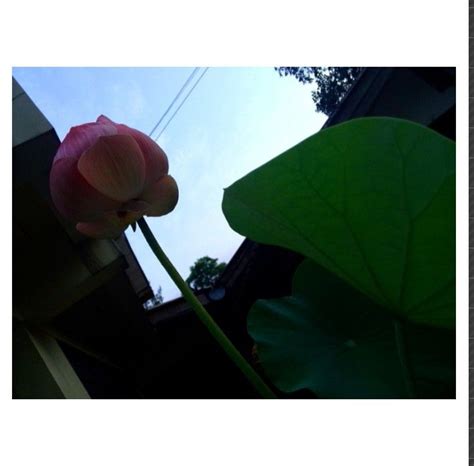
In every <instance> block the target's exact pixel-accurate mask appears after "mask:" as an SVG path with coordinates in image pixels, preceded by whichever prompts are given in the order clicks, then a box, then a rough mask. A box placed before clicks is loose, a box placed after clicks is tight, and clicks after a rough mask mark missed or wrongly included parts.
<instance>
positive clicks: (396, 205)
mask: <svg viewBox="0 0 474 466" xmlns="http://www.w3.org/2000/svg"><path fill="white" fill-rule="evenodd" d="M454 169H455V145H454V143H453V142H452V141H450V140H449V139H446V138H445V137H443V136H441V135H439V134H438V133H435V132H434V131H431V130H430V129H428V128H425V127H423V126H420V125H418V124H415V123H411V122H408V121H405V120H398V119H392V118H362V119H357V120H352V121H349V122H347V123H344V124H341V125H338V126H334V127H331V128H328V129H325V130H323V131H320V132H319V133H317V134H315V135H314V136H312V137H310V138H308V139H306V140H305V141H303V142H301V143H300V144H298V145H297V146H295V147H293V148H292V149H290V150H288V151H287V152H285V153H283V154H282V155H280V156H278V157H276V158H275V159H273V160H271V161H270V162H268V163H266V164H265V165H263V166H261V167H260V168H258V169H256V170H255V171H253V172H251V173H249V174H248V175H247V176H245V177H244V178H242V179H240V180H238V181H237V182H236V183H234V184H233V185H232V186H230V187H229V188H227V189H226V190H225V193H224V200H223V206H222V207H223V211H224V215H225V216H226V218H227V221H228V222H229V224H230V226H231V227H232V228H233V229H234V230H235V231H237V232H238V233H240V234H242V235H244V236H247V237H248V238H250V239H252V240H254V241H257V242H261V243H266V244H273V245H278V246H283V247H286V248H289V249H292V250H294V251H297V252H300V253H302V254H303V255H305V256H307V257H309V258H311V259H313V260H314V261H316V262H318V263H319V264H321V265H322V266H324V267H325V268H327V269H329V270H330V271H332V272H333V273H335V274H336V275H338V276H339V277H341V278H342V279H344V280H345V281H347V282H348V283H350V284H351V285H353V286H354V287H356V288H357V289H359V290H360V291H362V292H363V293H365V294H366V295H367V296H369V297H371V298H372V299H373V300H375V301H376V302H377V303H379V304H381V305H382V306H384V308H388V309H390V310H392V311H393V312H397V313H399V314H402V315H404V316H406V317H408V318H409V319H411V320H413V321H418V322H424V323H428V324H431V325H436V326H444V327H453V326H454V280H455V179H454Z"/></svg>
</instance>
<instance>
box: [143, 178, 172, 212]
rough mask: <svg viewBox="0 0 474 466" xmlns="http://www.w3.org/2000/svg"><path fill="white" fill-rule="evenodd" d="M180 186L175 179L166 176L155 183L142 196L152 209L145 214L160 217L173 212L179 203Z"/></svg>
mask: <svg viewBox="0 0 474 466" xmlns="http://www.w3.org/2000/svg"><path fill="white" fill-rule="evenodd" d="M178 195H179V194H178V185H177V184H176V181H175V180H174V178H173V177H172V176H170V175H165V176H163V177H162V178H160V179H159V180H158V181H155V182H154V183H153V184H151V185H150V186H149V187H148V188H146V189H145V191H144V192H143V193H142V195H141V196H140V197H141V199H143V200H144V201H146V202H149V203H150V204H151V207H150V208H149V209H147V211H146V212H145V214H146V215H149V216H152V217H159V216H161V215H165V214H167V213H169V212H171V211H172V210H173V209H174V208H175V207H176V204H177V203H178Z"/></svg>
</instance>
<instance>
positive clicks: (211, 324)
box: [137, 218, 276, 398]
mask: <svg viewBox="0 0 474 466" xmlns="http://www.w3.org/2000/svg"><path fill="white" fill-rule="evenodd" d="M137 223H138V226H139V227H140V230H141V231H142V233H143V236H144V237H145V239H146V240H147V242H148V244H149V246H150V248H151V249H152V251H153V252H154V253H155V256H156V257H157V258H158V260H159V261H160V262H161V265H162V266H163V267H164V268H165V270H166V271H167V272H168V274H169V276H170V277H171V279H172V280H173V281H174V283H175V284H176V286H177V287H178V289H179V291H181V293H182V294H183V296H184V298H185V299H186V301H188V303H189V304H190V305H191V306H192V308H193V309H194V311H195V312H196V314H197V315H198V317H199V319H201V321H202V322H203V324H204V325H205V326H206V327H207V329H208V330H209V332H210V333H211V335H212V336H213V337H214V338H215V339H216V340H217V342H218V343H219V345H220V346H221V347H222V349H223V350H224V351H225V352H226V353H227V355H228V356H229V357H230V359H232V361H233V362H234V363H235V365H236V366H237V367H238V368H239V369H240V370H241V371H242V373H243V374H244V375H245V377H247V379H248V380H249V382H250V383H251V384H252V385H253V386H254V387H255V389H256V390H257V391H258V393H260V395H262V397H263V398H276V396H275V394H274V393H273V392H272V391H271V390H270V388H269V387H268V386H267V384H266V383H265V382H264V381H263V380H262V379H261V378H260V376H259V375H258V374H257V372H255V370H254V369H253V367H252V366H251V365H250V364H249V363H248V362H247V360H246V359H244V357H243V356H242V355H241V354H240V353H239V351H238V350H237V348H236V347H235V346H234V345H233V344H232V342H231V341H230V340H229V339H228V338H227V336H226V335H225V334H224V332H223V331H222V330H221V329H220V327H219V326H218V325H217V324H216V323H215V321H214V319H213V318H212V317H211V316H210V315H209V313H208V312H207V311H206V309H205V308H204V306H203V305H202V304H201V303H200V301H199V300H198V299H197V298H196V296H195V295H194V293H193V292H192V291H191V289H190V288H189V287H188V285H187V283H186V282H185V281H184V280H183V278H182V277H181V275H180V274H179V272H178V271H177V270H176V268H175V267H174V265H173V264H172V263H171V261H170V260H169V259H168V257H167V256H166V254H165V253H164V251H163V249H161V246H160V245H159V244H158V241H156V239H155V237H154V236H153V233H152V231H151V230H150V227H149V226H148V224H147V223H146V221H145V219H144V218H141V219H140V220H138V222H137Z"/></svg>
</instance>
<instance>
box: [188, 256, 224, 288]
mask: <svg viewBox="0 0 474 466" xmlns="http://www.w3.org/2000/svg"><path fill="white" fill-rule="evenodd" d="M225 266H226V264H225V263H224V262H221V263H218V262H217V259H211V258H210V257H209V256H204V257H201V258H200V259H198V260H197V261H196V262H195V263H194V265H193V266H191V274H190V275H189V277H188V278H187V279H186V283H187V284H188V285H189V286H190V287H191V288H192V289H193V290H194V291H199V290H202V289H204V288H210V287H212V286H213V285H214V283H215V282H216V280H217V279H218V278H219V275H220V274H221V273H222V272H223V270H224V269H225Z"/></svg>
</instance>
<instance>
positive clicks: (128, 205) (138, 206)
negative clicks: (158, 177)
mask: <svg viewBox="0 0 474 466" xmlns="http://www.w3.org/2000/svg"><path fill="white" fill-rule="evenodd" d="M149 208H150V204H148V202H145V201H142V200H141V199H132V200H131V201H128V202H125V203H124V204H123V205H122V207H121V208H120V209H121V210H124V211H126V212H145V211H146V210H147V209H149Z"/></svg>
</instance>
